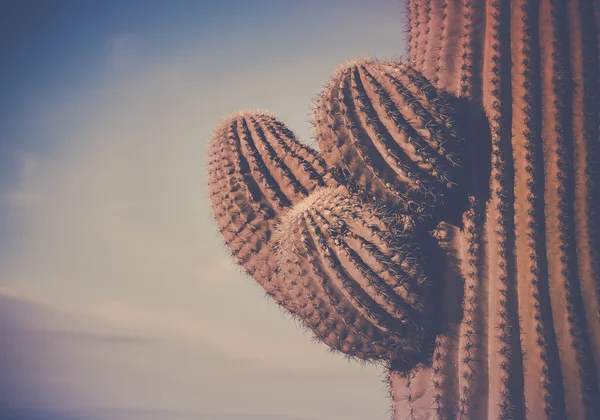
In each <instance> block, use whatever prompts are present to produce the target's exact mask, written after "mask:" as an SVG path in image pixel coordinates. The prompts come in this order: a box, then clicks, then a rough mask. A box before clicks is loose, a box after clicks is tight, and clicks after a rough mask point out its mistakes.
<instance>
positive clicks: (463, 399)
mask: <svg viewBox="0 0 600 420" xmlns="http://www.w3.org/2000/svg"><path fill="white" fill-rule="evenodd" d="M484 209H485V206H484V205H483V202H482V200H481V199H479V198H476V197H475V196H473V195H472V196H470V197H469V204H468V208H467V211H466V212H465V214H464V217H463V238H462V241H461V250H462V252H461V254H462V260H463V264H464V268H463V273H464V292H463V320H462V322H461V325H460V328H459V335H460V339H459V345H458V362H459V366H458V371H459V372H458V381H459V399H458V413H457V418H458V419H472V418H486V416H487V395H488V380H487V365H486V363H485V360H486V356H485V355H486V350H487V342H486V339H487V331H486V328H485V325H486V323H485V322H484V319H485V317H486V316H487V312H488V311H487V294H486V293H485V290H484V284H483V281H484V277H483V273H484V269H485V261H484V250H483V247H484V245H485V243H484V237H483V225H484V216H485V211H484Z"/></svg>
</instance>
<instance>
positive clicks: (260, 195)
mask: <svg viewBox="0 0 600 420" xmlns="http://www.w3.org/2000/svg"><path fill="white" fill-rule="evenodd" d="M209 159H210V164H209V190H210V196H211V201H212V204H213V211H214V215H215V219H216V221H217V225H218V227H219V230H220V232H221V234H222V235H223V238H224V239H225V243H226V245H227V246H228V247H229V249H230V251H231V253H232V254H233V256H234V257H235V258H236V259H237V261H238V263H239V264H240V265H241V266H242V267H243V268H244V269H245V270H246V271H247V272H248V274H250V275H251V276H252V277H254V279H255V280H256V281H257V282H258V283H259V284H260V285H261V286H262V287H263V288H264V289H265V291H266V292H267V294H268V295H270V296H272V297H273V298H274V299H275V301H276V302H277V303H279V304H281V305H283V306H284V307H285V308H286V309H288V310H289V311H290V312H292V313H297V311H299V310H301V309H303V310H305V309H306V308H307V307H306V305H303V306H302V307H298V306H297V305H296V302H297V301H298V299H297V298H295V295H294V294H292V295H290V291H289V290H286V289H284V288H282V287H281V286H282V284H281V281H280V280H279V279H278V276H277V270H278V263H277V258H276V252H275V248H274V246H275V243H274V242H273V240H272V233H273V229H274V226H275V224H276V221H277V217H278V216H279V215H280V213H281V212H282V209H285V208H287V207H289V205H290V204H291V203H294V202H297V201H299V200H301V199H302V198H303V197H306V196H307V195H308V194H309V193H310V192H311V191H313V190H314V189H315V188H317V187H319V186H324V185H328V184H331V183H334V181H333V179H332V178H331V176H330V175H329V174H328V173H327V168H326V166H325V164H324V161H323V160H322V159H319V158H318V157H316V156H315V154H314V151H311V149H309V148H308V147H306V146H304V145H302V144H301V143H300V142H299V141H298V140H297V139H296V138H295V136H294V135H293V133H292V132H291V131H290V130H289V129H287V127H285V125H284V124H283V123H281V122H279V121H277V120H276V119H275V118H274V117H273V116H271V115H269V114H267V113H265V112H248V111H243V112H238V113H236V114H234V115H232V116H230V117H227V118H225V119H224V120H223V121H222V123H221V124H220V125H219V126H218V127H217V128H216V129H215V131H214V133H213V138H212V141H211V143H210V151H209ZM291 291H292V292H293V293H296V294H297V290H291ZM310 315H311V314H308V315H307V317H310Z"/></svg>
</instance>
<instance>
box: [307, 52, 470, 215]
mask: <svg viewBox="0 0 600 420" xmlns="http://www.w3.org/2000/svg"><path fill="white" fill-rule="evenodd" d="M314 108H315V109H314V125H315V131H316V135H317V139H318V142H319V147H320V148H321V150H322V153H323V157H324V158H325V159H326V160H327V163H328V164H329V165H330V166H332V167H341V168H343V169H346V170H347V172H348V173H350V174H352V177H353V179H354V181H355V182H356V183H357V184H358V185H359V186H361V187H363V188H364V189H366V190H367V191H368V192H370V193H371V194H372V195H373V196H376V197H380V198H383V199H384V200H385V201H387V202H388V203H390V204H391V205H393V206H394V207H395V208H396V209H398V211H399V212H400V213H403V214H414V215H416V216H418V217H420V218H428V217H430V216H431V214H432V213H433V212H434V210H436V209H439V208H440V207H441V204H442V203H443V201H444V200H445V199H446V197H447V196H448V195H449V192H450V191H451V190H453V189H454V187H455V186H456V185H457V184H460V180H459V178H460V175H461V171H460V169H459V164H460V163H459V162H460V156H459V149H460V140H459V138H458V136H457V134H456V130H455V127H454V123H453V116H454V113H453V111H452V109H451V107H450V105H449V104H448V103H447V101H446V100H445V99H444V98H443V97H442V95H440V94H439V93H438V91H437V89H436V88H435V87H434V86H433V85H431V83H429V81H428V80H427V79H425V78H424V77H423V76H422V75H421V74H420V73H418V72H416V71H415V70H414V69H413V68H412V67H411V66H409V65H406V64H404V63H402V62H379V61H373V60H358V61H353V62H351V63H348V64H346V65H344V66H342V67H340V68H339V69H338V70H337V71H336V73H335V74H334V76H333V77H332V79H331V81H330V82H329V84H328V85H327V86H326V88H325V89H324V91H323V93H322V94H321V96H320V98H319V100H318V101H317V102H316V104H315V107H314ZM454 195H456V194H454Z"/></svg>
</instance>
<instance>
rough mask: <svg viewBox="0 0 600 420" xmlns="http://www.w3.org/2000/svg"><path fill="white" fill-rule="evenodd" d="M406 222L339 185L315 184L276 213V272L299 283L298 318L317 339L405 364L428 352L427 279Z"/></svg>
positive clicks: (411, 364) (417, 245)
mask: <svg viewBox="0 0 600 420" xmlns="http://www.w3.org/2000/svg"><path fill="white" fill-rule="evenodd" d="M407 226H408V228H406V227H407ZM412 226H413V225H412V224H406V223H404V222H403V221H402V218H400V219H399V218H398V215H396V214H395V213H390V212H386V211H385V210H384V209H383V208H382V207H379V206H374V205H373V204H371V203H365V202H364V201H362V200H361V199H360V198H359V197H358V196H357V195H355V194H352V193H350V192H349V191H348V190H347V189H346V188H345V187H344V186H339V187H337V188H334V187H327V188H321V189H318V190H316V191H315V192H313V193H312V194H310V195H309V196H308V197H307V198H305V199H304V200H303V201H301V202H300V203H298V204H296V205H295V206H293V207H292V208H291V209H289V210H288V211H287V212H286V213H284V214H283V215H282V216H281V220H280V222H279V224H278V226H277V228H276V232H275V234H274V235H273V239H274V241H275V242H276V243H277V246H278V261H279V267H280V273H279V274H280V278H281V281H282V283H284V284H286V286H287V287H286V289H288V290H294V289H296V288H298V287H299V288H300V289H301V291H300V292H299V293H298V294H297V302H298V303H301V304H302V305H303V306H305V307H306V308H308V312H310V318H308V319H307V317H306V316H304V321H305V323H308V324H309V325H308V326H309V327H310V328H311V329H312V330H313V331H314V332H315V333H316V336H317V337H318V338H319V339H320V340H321V341H323V342H325V343H326V344H328V345H329V346H330V347H331V348H333V349H335V350H339V351H341V352H343V353H345V354H347V355H350V356H353V357H357V358H360V359H372V360H377V359H383V360H395V361H396V363H397V364H398V365H399V366H402V368H404V369H408V368H411V367H414V366H415V365H416V364H418V363H419V362H421V361H423V359H424V358H426V357H427V351H426V349H427V348H428V347H430V346H431V343H432V339H433V337H434V335H435V334H434V332H433V330H432V324H433V310H432V309H433V308H432V303H433V302H432V297H431V294H432V293H431V286H432V282H431V279H430V276H429V273H428V272H427V269H426V265H427V264H426V261H425V259H424V252H423V246H422V244H420V243H419V241H418V240H417V238H418V237H419V235H418V234H417V233H416V232H415V231H414V229H413V228H412Z"/></svg>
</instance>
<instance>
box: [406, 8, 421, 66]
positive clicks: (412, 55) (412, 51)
mask: <svg viewBox="0 0 600 420" xmlns="http://www.w3.org/2000/svg"><path fill="white" fill-rule="evenodd" d="M417 2H418V0H408V17H409V18H408V21H409V25H410V31H409V38H408V46H409V61H410V64H411V66H415V65H416V62H417V45H418V42H419V6H418V4H417Z"/></svg>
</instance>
